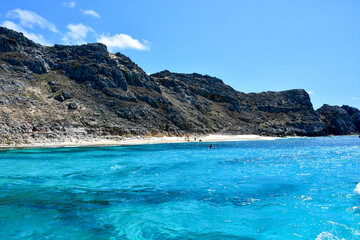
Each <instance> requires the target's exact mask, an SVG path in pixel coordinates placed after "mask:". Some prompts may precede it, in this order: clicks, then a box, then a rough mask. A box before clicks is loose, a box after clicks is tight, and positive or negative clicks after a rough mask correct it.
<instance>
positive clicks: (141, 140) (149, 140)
mask: <svg viewBox="0 0 360 240" xmlns="http://www.w3.org/2000/svg"><path fill="white" fill-rule="evenodd" d="M275 139H277V138H276V137H265V136H258V135H206V136H191V135H190V136H189V137H130V138H124V139H121V140H119V139H116V140H114V139H106V138H97V139H93V140H77V139H75V140H74V139H72V140H70V141H62V142H56V141H53V142H41V143H30V144H18V145H10V146H9V145H7V146H0V148H47V147H49V148H55V147H96V146H123V145H142V144H161V143H184V142H225V141H259V140H275Z"/></svg>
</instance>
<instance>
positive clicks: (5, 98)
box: [0, 27, 328, 144]
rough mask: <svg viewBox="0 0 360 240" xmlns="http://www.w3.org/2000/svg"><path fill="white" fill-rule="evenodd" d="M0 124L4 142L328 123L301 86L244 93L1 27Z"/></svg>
mask: <svg viewBox="0 0 360 240" xmlns="http://www.w3.org/2000/svg"><path fill="white" fill-rule="evenodd" d="M0 124H1V128H0V137H1V141H2V143H3V144H9V143H13V142H16V143H26V142H33V141H53V140H60V141H64V140H69V139H70V140H71V139H74V138H75V139H76V138H93V137H98V136H102V137H105V136H106V137H109V136H131V135H184V134H189V133H191V134H207V133H230V134H261V135H276V136H287V135H299V136H319V135H324V134H326V133H327V132H326V129H328V128H326V126H325V124H324V122H323V121H322V120H321V118H320V115H319V114H318V113H317V112H315V111H314V109H313V107H312V104H311V102H310V98H309V96H308V94H307V93H306V92H305V91H304V90H301V89H298V90H289V91H283V92H263V93H250V94H245V93H242V92H238V91H235V90H234V89H233V88H231V87H230V86H228V85H226V84H224V83H223V81H222V80H220V79H218V78H215V77H210V76H207V75H201V74H196V73H194V74H179V73H171V72H169V71H162V72H159V73H156V74H152V75H150V76H149V75H147V74H146V73H145V72H144V71H143V70H142V69H141V68H140V67H139V66H137V65H136V64H135V63H134V62H132V61H131V60H130V59H129V58H128V57H126V56H124V55H123V54H121V53H116V54H111V53H109V52H108V51H107V48H106V46H105V45H103V44H100V43H96V44H86V45H81V46H63V45H55V46H53V47H44V46H41V45H38V44H35V43H34V42H32V41H31V40H29V39H27V38H25V37H24V36H23V35H22V34H21V33H17V32H15V31H12V30H9V29H6V28H1V27H0ZM326 124H328V123H326ZM0 143H1V142H0Z"/></svg>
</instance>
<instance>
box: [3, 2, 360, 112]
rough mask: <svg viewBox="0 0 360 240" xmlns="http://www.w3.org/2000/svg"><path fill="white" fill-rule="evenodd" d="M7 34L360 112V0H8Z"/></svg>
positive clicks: (155, 69)
mask: <svg viewBox="0 0 360 240" xmlns="http://www.w3.org/2000/svg"><path fill="white" fill-rule="evenodd" d="M0 25H3V26H6V27H9V28H13V29H15V30H18V31H22V32H24V33H25V34H26V35H27V36H28V37H30V38H32V39H33V40H34V41H36V42H38V43H42V44H47V45H53V44H55V43H57V44H83V43H90V42H103V43H105V44H106V45H107V46H108V49H109V51H110V52H122V53H123V54H125V55H127V56H129V57H130V58H131V59H132V60H133V61H135V62H136V63H137V64H138V65H139V66H140V67H142V68H143V69H144V70H145V71H146V72H147V73H155V72H158V71H161V70H164V69H167V70H170V71H173V72H180V73H193V72H197V73H201V74H208V75H210V76H216V77H218V78H221V79H222V80H223V81H224V82H225V83H226V84H228V85H230V86H232V87H233V88H235V89H236V90H238V91H242V92H246V93H248V92H261V91H280V90H287V89H294V88H303V89H305V90H306V91H308V93H309V94H310V97H311V99H312V102H313V105H314V108H315V109H316V108H319V107H320V106H321V105H322V104H324V103H327V104H330V105H340V106H341V105H343V104H347V105H350V106H354V107H357V108H359V109H360V1H357V0H345V1H341V0H338V1H332V0H315V1H314V0H309V1H308V0H293V1H288V0H272V1H267V0H261V1H260V0H251V1H245V0H222V1H220V0H218V1H214V0H195V1H194V0H171V1H170V0H152V1H149V0H142V1H140V0H131V1H129V0H118V1H110V0H104V1H89V0H87V1H85V0H78V1H54V0H52V1H36V0H12V1H2V4H1V5H0Z"/></svg>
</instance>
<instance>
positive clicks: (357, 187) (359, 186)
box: [354, 183, 360, 194]
mask: <svg viewBox="0 0 360 240" xmlns="http://www.w3.org/2000/svg"><path fill="white" fill-rule="evenodd" d="M354 192H355V193H357V194H360V183H358V184H357V185H356V187H355V189H354Z"/></svg>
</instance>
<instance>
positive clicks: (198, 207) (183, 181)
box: [0, 136, 360, 240]
mask: <svg viewBox="0 0 360 240" xmlns="http://www.w3.org/2000/svg"><path fill="white" fill-rule="evenodd" d="M208 145H209V143H182V144H159V145H143V146H124V147H98V148H55V149H20V150H2V151H0V239H242V240H251V239H317V240H320V239H360V195H359V194H360V184H359V182H360V139H359V138H358V137H355V136H354V137H326V138H293V139H279V140H275V141H249V142H223V143H220V142H217V143H213V145H214V146H215V147H216V149H208ZM358 184H359V185H358Z"/></svg>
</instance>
